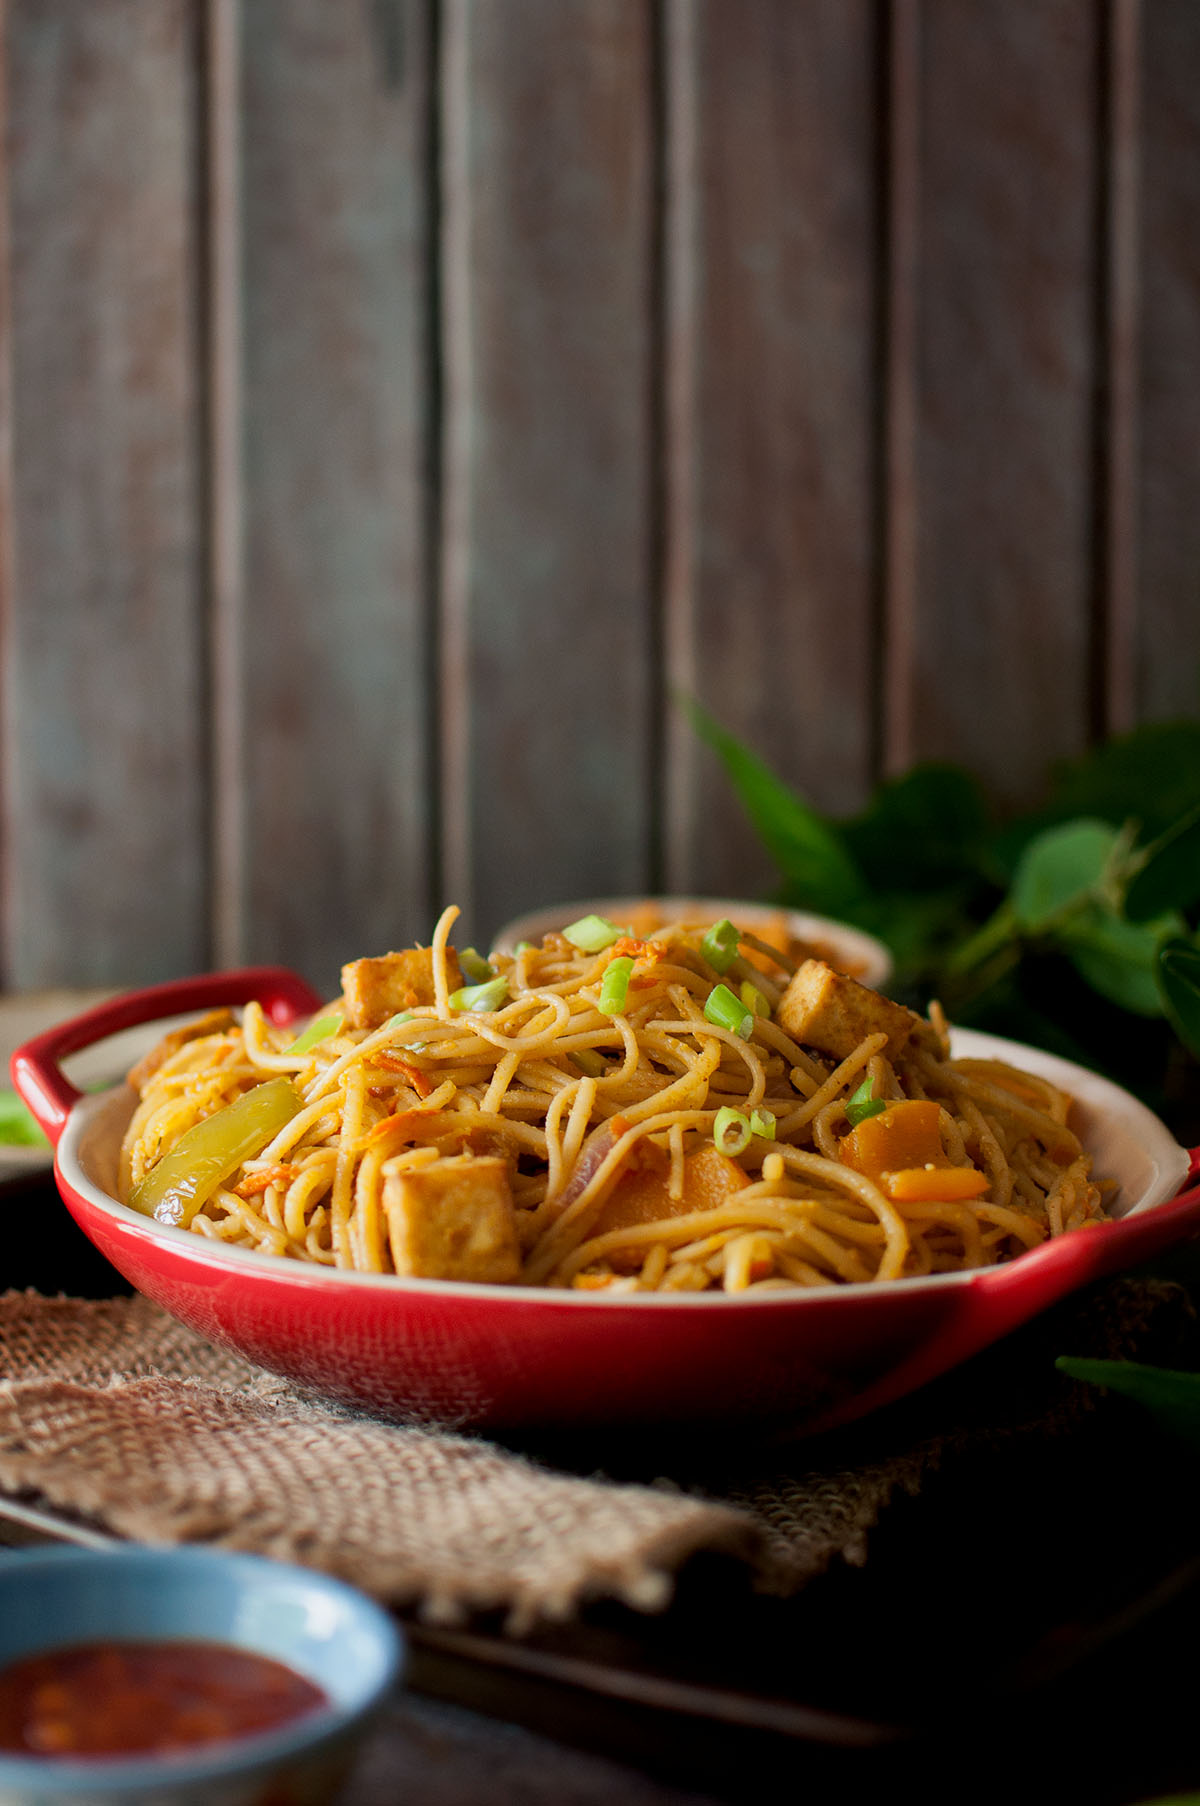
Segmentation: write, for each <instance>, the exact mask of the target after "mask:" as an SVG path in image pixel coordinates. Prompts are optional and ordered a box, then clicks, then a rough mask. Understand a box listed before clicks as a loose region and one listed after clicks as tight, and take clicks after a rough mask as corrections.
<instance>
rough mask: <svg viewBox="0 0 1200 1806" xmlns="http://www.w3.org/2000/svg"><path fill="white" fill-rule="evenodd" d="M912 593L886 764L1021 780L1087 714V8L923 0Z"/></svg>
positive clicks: (1092, 73)
mask: <svg viewBox="0 0 1200 1806" xmlns="http://www.w3.org/2000/svg"><path fill="white" fill-rule="evenodd" d="M920 21H921V33H922V36H921V44H920V57H921V61H920V80H921V94H920V103H921V116H920V125H921V197H920V214H921V236H920V250H919V274H918V282H919V319H918V328H917V346H916V352H917V357H918V369H917V378H916V380H917V386H918V419H917V425H916V431H917V438H918V442H917V447H916V452H915V460H916V462H915V468H916V480H917V509H918V526H917V533H918V539H917V597H916V621H915V627H914V631H913V634H912V666H911V669H910V670H909V671H908V672H906V673H901V674H900V675H899V677H898V679H897V680H896V681H898V682H899V683H900V684H902V685H904V686H905V687H906V688H907V690H908V692H909V694H908V697H907V706H906V711H905V713H906V719H907V721H908V722H909V723H910V724H911V725H910V728H909V730H908V731H907V733H906V734H905V735H904V736H903V738H901V736H900V735H898V734H896V733H895V732H894V731H893V732H892V733H891V734H890V735H889V749H890V763H891V764H892V765H893V766H903V765H905V764H907V763H909V762H910V761H911V760H913V759H920V758H951V759H955V760H959V761H962V762H964V763H966V764H967V765H969V766H971V767H972V768H973V769H974V770H975V771H976V772H977V773H978V774H979V776H980V777H982V778H983V779H984V781H985V782H986V784H987V785H988V787H989V789H990V790H991V791H992V792H993V793H994V794H995V795H996V796H998V797H1000V798H1001V799H1003V800H1006V801H1009V802H1017V801H1019V800H1022V799H1028V798H1030V797H1031V796H1036V795H1037V794H1038V792H1039V791H1040V789H1041V785H1042V780H1043V778H1044V774H1045V770H1046V766H1047V763H1048V761H1050V760H1051V759H1053V758H1055V757H1057V756H1060V755H1063V754H1066V753H1069V752H1074V751H1076V750H1078V749H1079V748H1080V747H1081V746H1082V745H1083V743H1084V742H1085V740H1086V737H1087V733H1088V728H1089V719H1090V697H1089V679H1090V672H1091V659H1092V639H1091V632H1090V622H1091V617H1092V604H1093V596H1094V590H1093V583H1094V577H1095V569H1094V550H1093V548H1094V539H1093V534H1094V530H1095V525H1096V521H1095V513H1094V494H1093V482H1092V477H1093V457H1092V451H1093V431H1094V425H1095V418H1094V412H1093V383H1094V379H1095V366H1096V359H1097V344H1096V314H1097V309H1096V300H1095V297H1096V282H1097V277H1098V273H1099V272H1098V257H1097V245H1096V233H1095V200H1094V197H1095V195H1096V193H1097V173H1096V171H1097V156H1098V144H1097V131H1096V125H1097V119H1098V116H1099V114H1098V92H1097V77H1098V69H1099V50H1098V43H1097V37H1096V34H1097V31H1098V30H1099V26H1100V14H1099V11H1098V10H1096V9H1092V8H1087V7H1080V6H1077V5H1075V4H1074V0H1039V4H1036V5H1024V6H1005V7H996V6H992V5H989V4H987V0H925V4H924V5H923V7H922V8H921V15H920Z"/></svg>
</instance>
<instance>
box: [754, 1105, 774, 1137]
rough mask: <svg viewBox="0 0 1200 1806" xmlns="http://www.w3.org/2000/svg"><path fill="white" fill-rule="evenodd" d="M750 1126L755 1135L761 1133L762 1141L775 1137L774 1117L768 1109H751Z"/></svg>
mask: <svg viewBox="0 0 1200 1806" xmlns="http://www.w3.org/2000/svg"><path fill="white" fill-rule="evenodd" d="M750 1128H751V1130H752V1132H753V1133H754V1134H755V1135H761V1136H762V1138H763V1140H764V1141H774V1139H775V1118H774V1115H773V1114H772V1112H771V1111H770V1110H751V1112H750Z"/></svg>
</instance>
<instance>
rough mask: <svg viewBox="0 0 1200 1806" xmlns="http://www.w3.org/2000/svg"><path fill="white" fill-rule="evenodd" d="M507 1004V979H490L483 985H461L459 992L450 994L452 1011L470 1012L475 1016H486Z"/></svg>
mask: <svg viewBox="0 0 1200 1806" xmlns="http://www.w3.org/2000/svg"><path fill="white" fill-rule="evenodd" d="M507 1002H508V980H507V978H492V979H489V981H488V983H487V984H485V985H463V987H462V989H461V990H459V991H451V993H450V1008H451V1009H452V1010H470V1011H471V1013H472V1014H473V1015H475V1016H484V1015H487V1014H488V1012H489V1011H491V1010H498V1009H499V1008H500V1005H501V1004H502V1003H507Z"/></svg>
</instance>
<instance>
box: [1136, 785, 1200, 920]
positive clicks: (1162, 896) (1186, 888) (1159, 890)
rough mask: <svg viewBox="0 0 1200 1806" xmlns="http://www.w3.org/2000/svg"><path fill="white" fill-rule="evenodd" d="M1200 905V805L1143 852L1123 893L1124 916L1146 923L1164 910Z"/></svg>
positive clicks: (1182, 817)
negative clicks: (1141, 858)
mask: <svg viewBox="0 0 1200 1806" xmlns="http://www.w3.org/2000/svg"><path fill="white" fill-rule="evenodd" d="M1197 902H1200V804H1197V806H1196V807H1195V808H1194V809H1190V810H1189V811H1188V813H1187V814H1186V815H1182V816H1180V818H1179V820H1178V821H1177V822H1176V823H1175V825H1174V826H1173V827H1172V828H1169V829H1168V830H1167V832H1166V833H1165V834H1162V835H1160V836H1159V838H1158V839H1157V840H1156V841H1154V842H1153V843H1152V844H1151V845H1150V846H1148V847H1147V848H1146V850H1145V857H1144V863H1143V864H1142V866H1141V868H1140V870H1139V871H1137V873H1136V874H1135V875H1134V877H1133V878H1131V879H1130V881H1129V884H1128V885H1127V887H1126V890H1125V914H1126V915H1127V916H1128V918H1129V920H1130V921H1131V922H1148V921H1150V919H1151V918H1152V917H1154V916H1158V915H1162V914H1163V913H1164V911H1166V910H1168V909H1190V908H1191V906H1192V904H1193V903H1197Z"/></svg>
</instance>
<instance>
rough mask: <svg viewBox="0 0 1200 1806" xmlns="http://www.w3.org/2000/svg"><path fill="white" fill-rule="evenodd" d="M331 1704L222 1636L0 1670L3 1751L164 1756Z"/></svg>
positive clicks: (55, 1654) (47, 1657)
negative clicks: (217, 1640) (217, 1639)
mask: <svg viewBox="0 0 1200 1806" xmlns="http://www.w3.org/2000/svg"><path fill="white" fill-rule="evenodd" d="M328 1703H329V1699H328V1695H327V1694H325V1693H324V1692H322V1690H321V1688H320V1687H316V1686H314V1685H313V1683H312V1682H311V1681H309V1680H306V1679H305V1678H304V1676H303V1675H302V1674H297V1673H296V1672H295V1671H294V1670H293V1669H291V1668H288V1667H285V1665H284V1664H283V1663H282V1662H275V1661H272V1660H271V1658H270V1657H269V1656H261V1655H256V1654H255V1653H254V1652H253V1651H252V1650H249V1649H235V1648H233V1647H232V1646H231V1645H226V1644H224V1643H202V1642H187V1641H180V1642H160V1643H78V1644H72V1645H70V1646H68V1647H66V1648H63V1649H50V1650H47V1651H46V1652H45V1653H44V1654H42V1655H36V1656H27V1657H25V1658H24V1659H23V1660H22V1661H19V1662H13V1663H12V1664H11V1665H10V1666H9V1667H7V1668H5V1669H3V1670H0V1750H5V1751H9V1752H16V1753H20V1754H21V1755H25V1756H30V1755H33V1756H59V1757H65V1758H68V1759H69V1758H71V1757H78V1756H134V1755H145V1756H163V1755H171V1754H173V1753H174V1752H176V1751H180V1750H188V1749H193V1748H195V1747H196V1745H198V1744H211V1743H224V1742H228V1741H229V1740H230V1739H232V1738H235V1737H247V1736H250V1735H252V1734H253V1733H254V1732H257V1731H271V1730H275V1729H276V1728H277V1727H278V1726H279V1725H283V1724H287V1723H289V1722H290V1721H291V1720H292V1719H295V1718H300V1717H302V1716H303V1715H304V1714H305V1713H308V1712H313V1711H315V1710H316V1709H317V1707H318V1706H324V1705H327V1704H328Z"/></svg>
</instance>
